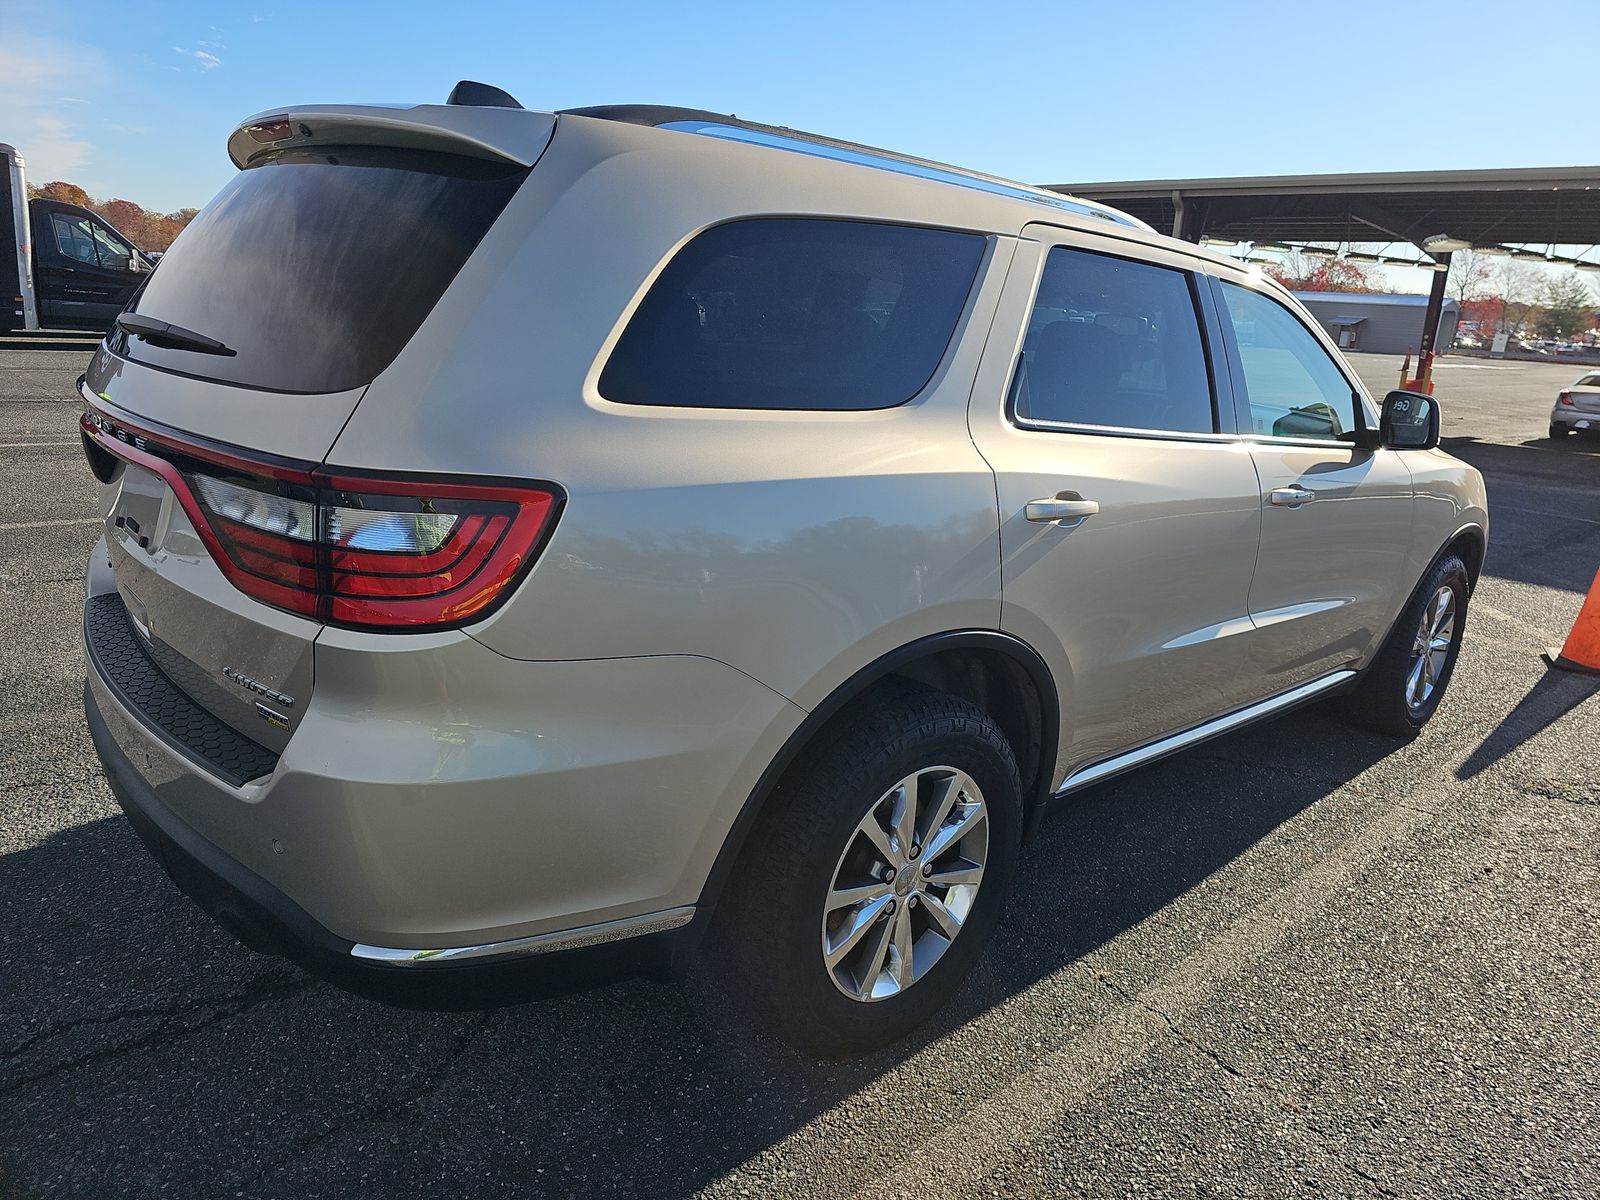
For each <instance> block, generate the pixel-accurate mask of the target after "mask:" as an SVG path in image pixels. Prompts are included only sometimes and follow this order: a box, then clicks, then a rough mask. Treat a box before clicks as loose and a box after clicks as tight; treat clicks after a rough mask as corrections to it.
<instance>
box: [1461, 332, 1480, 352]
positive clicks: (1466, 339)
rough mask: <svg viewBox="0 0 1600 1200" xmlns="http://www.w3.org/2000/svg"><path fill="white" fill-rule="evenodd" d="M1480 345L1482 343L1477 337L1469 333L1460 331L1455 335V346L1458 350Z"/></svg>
mask: <svg viewBox="0 0 1600 1200" xmlns="http://www.w3.org/2000/svg"><path fill="white" fill-rule="evenodd" d="M1482 346H1483V343H1482V342H1481V341H1479V340H1478V339H1477V338H1475V337H1473V336H1472V335H1471V334H1470V333H1461V334H1457V335H1456V348H1457V349H1459V350H1477V349H1479V348H1481V347H1482Z"/></svg>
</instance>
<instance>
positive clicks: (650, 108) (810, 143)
mask: <svg viewBox="0 0 1600 1200" xmlns="http://www.w3.org/2000/svg"><path fill="white" fill-rule="evenodd" d="M556 115H557V116H577V117H597V118H599V119H601V120H605V121H622V122H625V123H627V124H630V125H646V126H651V127H654V128H657V129H670V130H674V131H677V132H679V133H698V134H701V135H704V136H707V137H718V138H725V139H727V140H729V141H735V142H744V143H746V144H749V145H757V146H767V147H770V148H772V149H776V150H788V151H792V152H795V153H799V154H810V155H814V156H816V157H818V158H828V159H832V160H834V161H836V162H850V163H855V164H857V165H859V166H865V167H875V168H877V169H878V170H883V171H891V172H894V173H895V174H898V175H912V176H915V177H916V178H919V179H931V180H933V181H935V182H938V183H948V184H953V185H954V186H956V187H968V188H973V189H975V190H977V191H983V192H989V193H991V194H992V195H997V196H1005V197H1008V198H1010V199H1015V200H1026V201H1029V202H1031V203H1034V204H1042V205H1046V206H1048V207H1050V208H1054V209H1057V210H1063V211H1066V212H1070V213H1073V214H1075V215H1078V216H1089V217H1099V218H1102V219H1104V220H1107V221H1113V222H1115V223H1117V224H1119V225H1125V226H1127V227H1129V228H1132V229H1140V230H1144V231H1146V232H1151V233H1153V232H1154V230H1152V229H1151V228H1150V226H1149V225H1147V224H1145V222H1143V221H1141V220H1139V218H1137V217H1134V216H1130V215H1129V214H1128V213H1125V212H1123V211H1122V210H1121V209H1117V208H1113V207H1111V206H1110V205H1109V204H1101V203H1100V202H1098V201H1095V200H1085V199H1083V198H1082V197H1079V196H1069V195H1066V194H1064V193H1061V192H1052V191H1049V190H1048V189H1046V188H1039V187H1034V186H1032V185H1031V184H1026V183H1019V182H1017V181H1016V180H1013V179H1004V178H1001V177H1000V176H998V175H986V174H984V173H983V172H981V171H972V170H969V169H967V168H965V167H954V166H951V165H949V164H948V163H941V162H935V161H934V160H932V159H926V158H917V157H914V156H912V155H909V154H900V153H898V152H896V151H893V150H881V149H879V148H878V147H876V146H865V145H862V144H860V143H858V142H846V141H842V140H840V139H838V138H831V137H827V136H824V135H823V134H818V133H808V132H806V131H805V130H803V129H791V128H789V127H787V126H782V125H765V124H762V123H760V122H757V121H747V120H742V119H740V118H739V117H736V116H734V115H732V114H731V113H716V112H710V111H707V110H705V109H698V108H677V107H673V106H671V105H658V104H602V105H596V106H594V107H590V108H567V109H560V110H558V111H557V114H556Z"/></svg>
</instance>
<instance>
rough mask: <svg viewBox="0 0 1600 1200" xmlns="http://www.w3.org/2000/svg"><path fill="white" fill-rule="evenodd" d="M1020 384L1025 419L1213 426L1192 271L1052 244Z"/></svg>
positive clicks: (1210, 429) (1019, 406)
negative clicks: (1191, 278) (1053, 246)
mask: <svg viewBox="0 0 1600 1200" xmlns="http://www.w3.org/2000/svg"><path fill="white" fill-rule="evenodd" d="M1014 389H1015V390H1014V392H1013V401H1012V403H1013V409H1012V411H1013V415H1014V416H1015V417H1016V418H1017V419H1018V420H1019V421H1021V422H1023V423H1026V422H1028V421H1030V420H1033V421H1056V422H1064V423H1067V424H1072V425H1103V426H1115V427H1120V428H1125V429H1149V430H1163V431H1167V430H1170V431H1176V432H1180V433H1214V432H1215V431H1216V418H1215V414H1214V409H1213V405H1212V400H1211V376H1210V373H1209V372H1208V371H1207V370H1206V355H1205V348H1204V346H1203V344H1202V342H1201V340H1200V325H1199V318H1198V316H1197V315H1196V312H1195V304H1194V294H1193V291H1192V290H1191V287H1190V283H1189V276H1188V275H1187V274H1185V273H1184V272H1182V271H1174V270H1170V269H1169V268H1166V267H1156V266H1151V265H1150V264H1149V263H1140V262H1130V261H1128V260H1127V259H1121V258H1111V257H1109V256H1107V255H1104V254H1091V253H1089V252H1087V251H1082V250H1068V249H1065V248H1060V247H1058V248H1056V249H1054V250H1051V251H1050V257H1049V258H1048V259H1046V260H1045V267H1044V276H1043V278H1042V279H1041V280H1040V282H1039V294H1038V296H1037V297H1035V299H1034V305H1033V314H1032V316H1031V317H1030V318H1029V320H1028V334H1027V338H1026V340H1025V341H1024V342H1023V347H1022V365H1021V369H1020V371H1019V373H1018V377H1017V380H1016V383H1015V385H1014Z"/></svg>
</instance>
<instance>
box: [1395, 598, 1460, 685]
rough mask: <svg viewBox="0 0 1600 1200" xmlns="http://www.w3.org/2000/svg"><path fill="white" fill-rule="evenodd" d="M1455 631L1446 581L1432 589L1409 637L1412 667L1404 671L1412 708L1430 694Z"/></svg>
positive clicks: (1453, 604) (1453, 602)
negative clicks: (1430, 595) (1413, 631)
mask: <svg viewBox="0 0 1600 1200" xmlns="http://www.w3.org/2000/svg"><path fill="white" fill-rule="evenodd" d="M1455 632H1456V592H1455V589H1454V588H1452V587H1450V586H1449V585H1448V584H1446V585H1445V586H1443V587H1441V588H1440V589H1439V590H1438V591H1436V592H1434V594H1433V596H1432V598H1431V599H1430V600H1429V601H1428V603H1427V606H1426V607H1425V608H1424V609H1423V610H1422V620H1421V621H1420V622H1418V624H1417V632H1416V636H1415V637H1413V638H1412V641H1411V667H1410V669H1409V670H1408V671H1407V672H1406V705H1407V706H1408V707H1409V708H1410V709H1411V711H1412V712H1418V711H1420V710H1421V709H1423V708H1425V707H1426V706H1427V703H1428V701H1429V700H1431V699H1432V698H1433V693H1434V689H1435V688H1437V687H1438V686H1439V678H1440V676H1442V675H1443V674H1444V668H1445V664H1446V663H1448V662H1449V661H1450V646H1451V643H1452V642H1453V641H1454V639H1455Z"/></svg>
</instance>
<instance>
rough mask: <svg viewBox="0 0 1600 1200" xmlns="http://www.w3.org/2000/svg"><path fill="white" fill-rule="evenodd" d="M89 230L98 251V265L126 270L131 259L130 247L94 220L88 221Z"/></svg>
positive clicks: (131, 251) (131, 250)
mask: <svg viewBox="0 0 1600 1200" xmlns="http://www.w3.org/2000/svg"><path fill="white" fill-rule="evenodd" d="M89 230H90V232H91V233H93V234H94V241H95V248H96V249H97V250H98V251H99V252H100V265H101V266H102V267H106V268H108V269H110V270H117V271H126V270H127V269H128V264H129V263H130V262H131V261H132V259H133V249H132V247H130V246H129V245H128V243H127V242H125V241H123V240H122V239H121V238H119V237H118V236H117V235H116V234H114V233H112V232H111V231H110V230H109V229H107V228H105V226H103V225H100V224H98V223H96V222H94V221H91V222H89Z"/></svg>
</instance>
